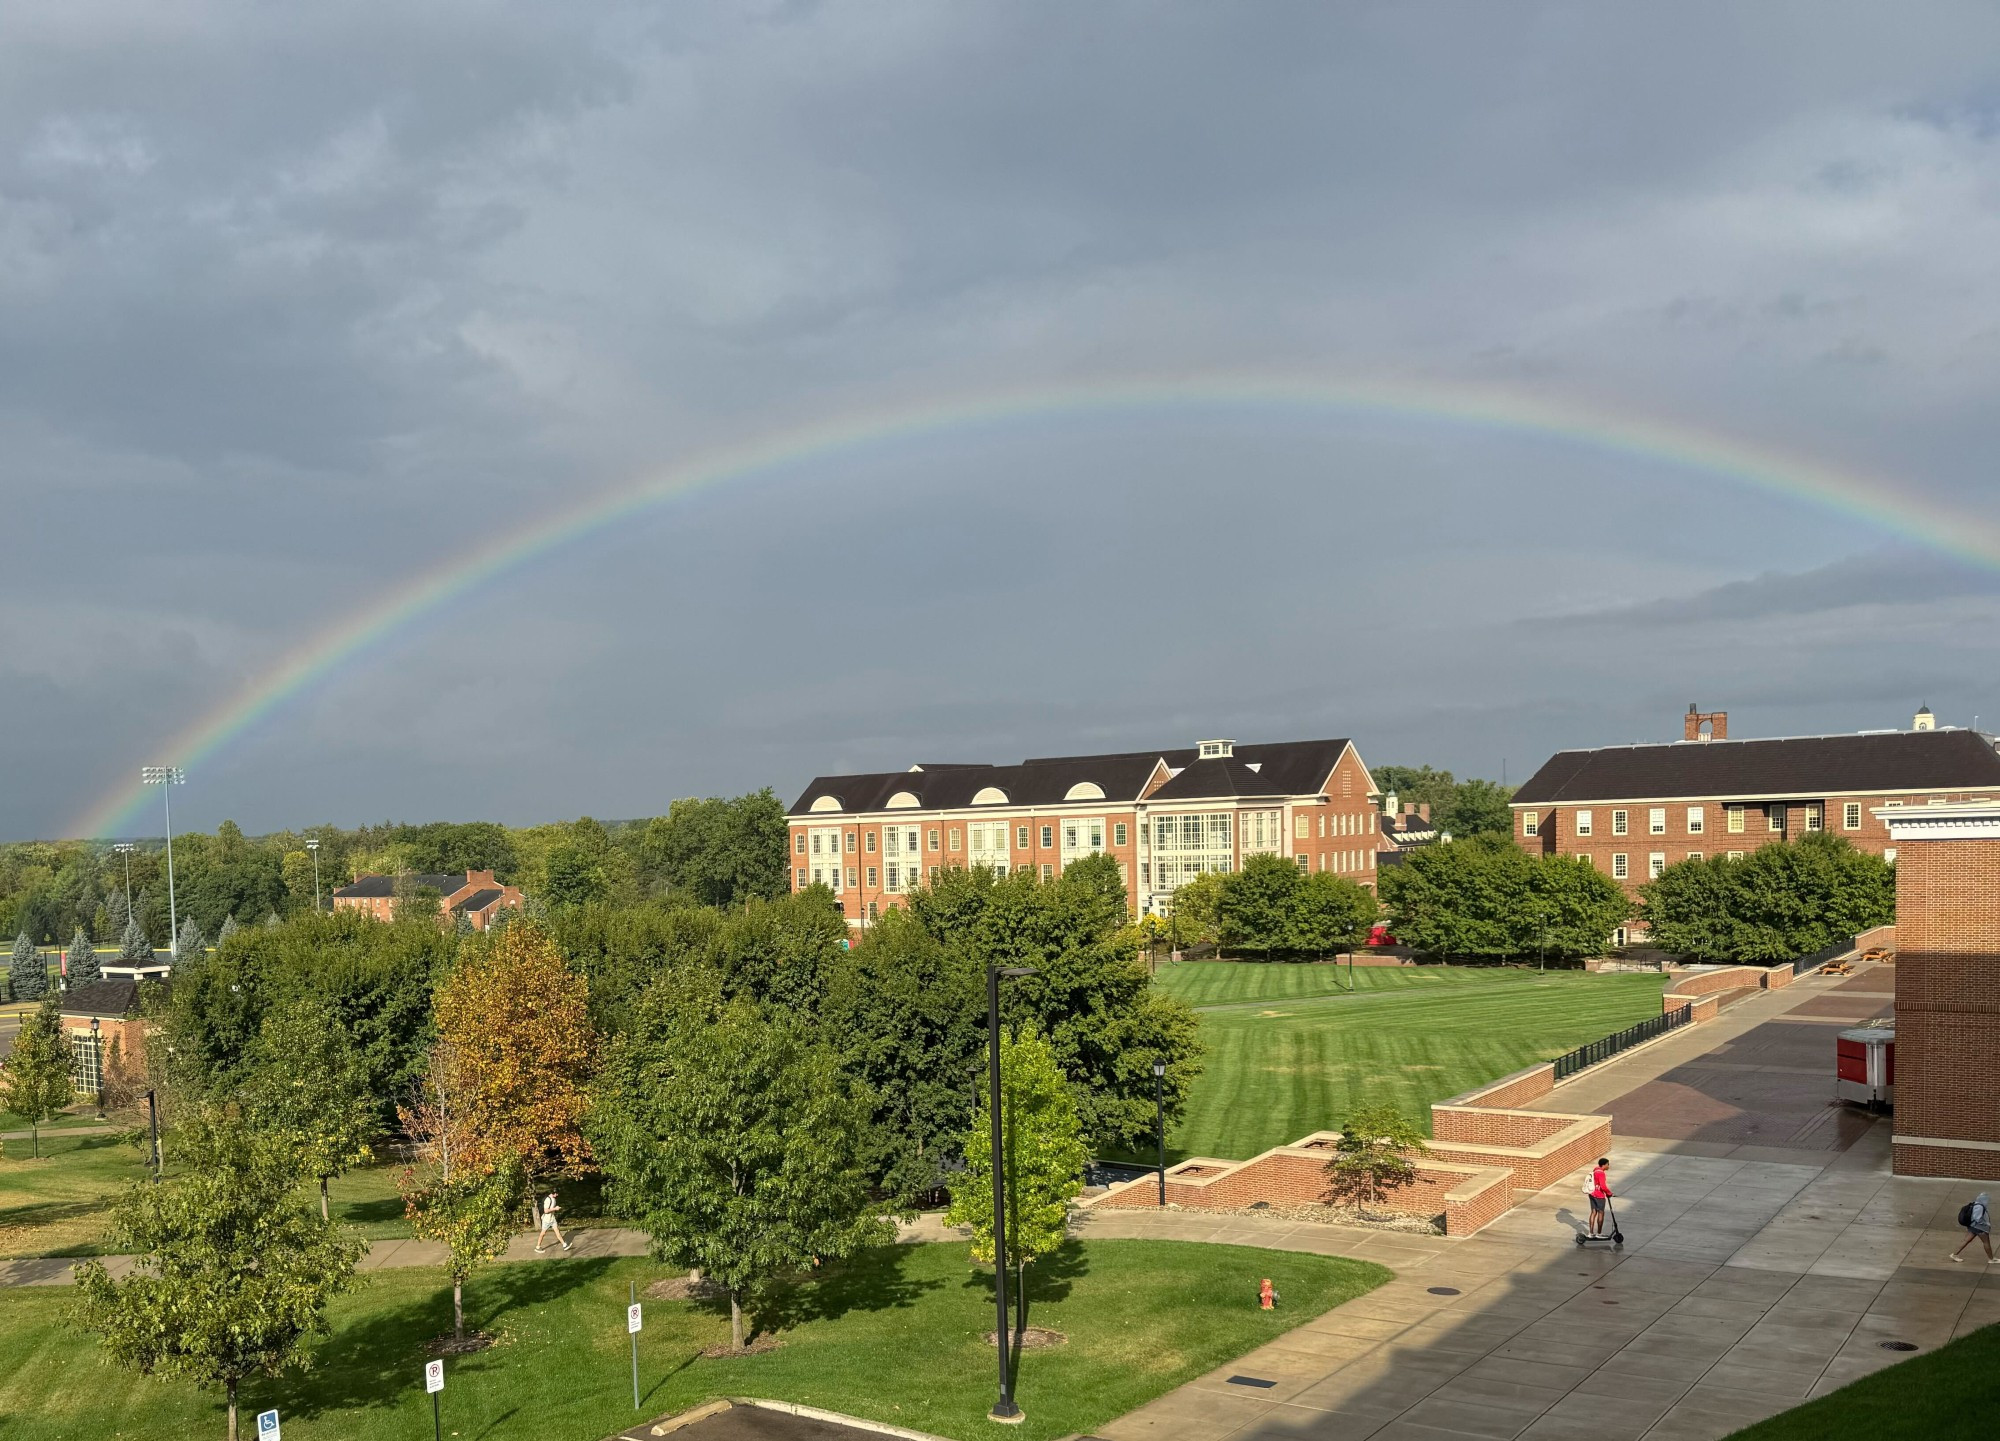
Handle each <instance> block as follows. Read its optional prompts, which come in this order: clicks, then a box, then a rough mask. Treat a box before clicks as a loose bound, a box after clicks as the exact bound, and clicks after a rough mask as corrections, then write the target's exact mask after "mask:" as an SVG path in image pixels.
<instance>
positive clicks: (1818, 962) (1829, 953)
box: [1792, 936, 1861, 976]
mask: <svg viewBox="0 0 2000 1441" xmlns="http://www.w3.org/2000/svg"><path fill="white" fill-rule="evenodd" d="M1860 941H1861V938H1860V937H1859V936H1849V937H1848V938H1847V939H1846V940H1844V941H1840V942H1838V943H1836V944H1834V945H1831V946H1828V947H1827V948H1826V949H1825V950H1823V951H1814V952H1813V953H1812V954H1811V955H1809V956H1800V957H1799V958H1798V959H1797V960H1795V961H1793V962H1792V974H1793V975H1795V976H1803V975H1804V974H1805V973H1806V972H1807V971H1816V970H1818V969H1819V968H1820V967H1821V966H1823V965H1825V964H1826V963H1827V962H1828V961H1832V960H1837V959H1839V958H1840V957H1841V956H1844V955H1846V954H1847V953H1848V952H1849V951H1851V950H1853V949H1854V948H1855V947H1856V946H1858V945H1859V944H1860Z"/></svg>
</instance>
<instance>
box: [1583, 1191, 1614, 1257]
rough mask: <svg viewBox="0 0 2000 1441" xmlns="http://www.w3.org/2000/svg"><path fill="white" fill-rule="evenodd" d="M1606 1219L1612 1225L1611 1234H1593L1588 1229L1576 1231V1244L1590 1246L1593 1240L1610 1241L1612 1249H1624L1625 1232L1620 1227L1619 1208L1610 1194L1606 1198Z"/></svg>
mask: <svg viewBox="0 0 2000 1441" xmlns="http://www.w3.org/2000/svg"><path fill="white" fill-rule="evenodd" d="M1604 1219H1605V1221H1606V1222H1607V1223H1608V1224H1609V1225H1610V1227H1611V1234H1610V1235H1608V1236H1603V1235H1598V1236H1593V1235H1591V1234H1590V1233H1589V1232H1588V1231H1578V1232H1577V1233H1576V1244H1577V1245H1578V1246H1588V1245H1589V1244H1590V1243H1591V1242H1593V1241H1609V1242H1610V1243H1611V1249H1612V1250H1614V1251H1622V1250H1624V1249H1625V1233H1624V1232H1623V1231H1621V1230H1619V1229H1618V1208H1617V1207H1616V1206H1615V1205H1613V1204H1612V1202H1611V1198H1610V1197H1609V1196H1606V1197H1605V1198H1604Z"/></svg>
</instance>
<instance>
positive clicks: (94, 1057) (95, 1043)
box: [90, 1016, 104, 1121]
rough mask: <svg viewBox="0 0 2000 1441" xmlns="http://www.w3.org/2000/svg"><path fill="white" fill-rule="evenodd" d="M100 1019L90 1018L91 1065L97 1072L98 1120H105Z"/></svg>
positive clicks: (102, 1047) (102, 1043)
mask: <svg viewBox="0 0 2000 1441" xmlns="http://www.w3.org/2000/svg"><path fill="white" fill-rule="evenodd" d="M98 1025H99V1022H98V1019H97V1017H96V1016H92V1017H91V1018H90V1064H91V1066H92V1068H93V1069H95V1070H96V1072H97V1119H98V1120H100V1121H101V1120H103V1119H104V1038H103V1037H102V1036H101V1035H99V1034H98Z"/></svg>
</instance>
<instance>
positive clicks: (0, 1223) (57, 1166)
mask: <svg viewBox="0 0 2000 1441" xmlns="http://www.w3.org/2000/svg"><path fill="white" fill-rule="evenodd" d="M32 1156H33V1152H32V1149H31V1147H30V1145H29V1143H28V1142H26V1141H9V1142H7V1143H6V1154H5V1156H4V1157H0V1259H8V1258H12V1257H16V1256H91V1255H95V1254H97V1253H98V1251H99V1250H101V1249H102V1246H101V1242H102V1240H103V1237H104V1234H105V1229H106V1226H107V1224H108V1222H109V1220H110V1210H111V1203H112V1201H114V1200H115V1199H116V1198H117V1196H118V1193H119V1192H120V1191H122V1190H124V1188H125V1187H126V1186H127V1185H128V1184H129V1183H131V1182H133V1181H137V1180H140V1179H142V1178H143V1177H144V1176H145V1174H146V1142H145V1135H144V1133H143V1132H138V1131H123V1130H114V1129H99V1128H97V1127H92V1128H90V1129H89V1130H87V1131H79V1130H75V1129H65V1130H57V1131H44V1132H43V1133H42V1159H41V1160H39V1161H37V1160H34V1159H32Z"/></svg>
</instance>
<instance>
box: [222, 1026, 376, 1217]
mask: <svg viewBox="0 0 2000 1441" xmlns="http://www.w3.org/2000/svg"><path fill="white" fill-rule="evenodd" d="M245 1093H246V1099H247V1100H248V1102H249V1105H250V1108H251V1112H252V1114H253V1115H254V1116H255V1117H256V1118H257V1123H258V1125H260V1126H262V1127H263V1128H264V1129H265V1130H267V1131H268V1132H269V1133H271V1134H272V1135H274V1136H276V1137H277V1138H279V1139H280V1140H281V1141H282V1142H283V1143H284V1144H285V1145H286V1146H287V1147H288V1148H289V1149H290V1151H291V1153H292V1155H293V1156H294V1157H296V1158H297V1160H298V1164H299V1168H300V1169H301V1170H302V1171H303V1172H304V1173H305V1174H306V1175H307V1176H309V1177H312V1178H314V1179H316V1180H317V1181H318V1182H319V1212H320V1215H321V1216H322V1217H324V1216H326V1215H327V1214H328V1210H327V1182H328V1181H329V1180H330V1179H332V1178H333V1177H335V1176H339V1175H344V1174H345V1173H346V1172H347V1170H348V1168H349V1167H350V1166H356V1165H359V1164H361V1163H362V1162H364V1161H366V1160H368V1159H369V1149H368V1143H369V1142H370V1141H371V1140H373V1139H374V1136H375V1132H376V1114H375V1105H374V1101H373V1098H372V1097H370V1096H369V1094H368V1071H367V1068H366V1067H364V1066H363V1065H362V1064H361V1060H360V1058H359V1057H358V1056H356V1055H355V1054H354V1047H353V1045H352V1044H351V1043H350V1042H349V1040H348V1038H347V1032H346V1031H345V1030H343V1029H342V1028H341V1025H340V1018H339V1016H338V1015H336V1014H335V1012H334V1009H333V1007H332V1006H330V1005H328V1004H327V1002H326V1001H325V1000H324V999H322V998H321V997H319V996H314V995H305V996H299V997H296V998H294V999H293V1000H292V1001H291V1002H290V1003H289V1004H286V1005H283V1006H280V1007H278V1008H277V1009H275V1010H273V1011H270V1012H268V1013H267V1014H266V1015H265V1017H264V1021H263V1025H262V1027H261V1028H260V1030H259V1033H258V1037H257V1042H256V1045H255V1047H254V1048H253V1050H252V1053H251V1057H250V1081H249V1084H248V1086H247V1087H246V1088H245Z"/></svg>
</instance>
